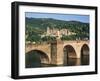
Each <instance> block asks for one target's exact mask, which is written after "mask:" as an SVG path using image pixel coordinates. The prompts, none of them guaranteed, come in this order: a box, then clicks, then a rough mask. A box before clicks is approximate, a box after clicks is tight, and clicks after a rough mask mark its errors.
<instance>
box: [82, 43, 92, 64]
mask: <svg viewBox="0 0 100 81" xmlns="http://www.w3.org/2000/svg"><path fill="white" fill-rule="evenodd" d="M80 51H81V54H80V59H81V65H89V56H90V55H89V54H90V53H89V46H88V44H83V45H82V47H81V50H80Z"/></svg>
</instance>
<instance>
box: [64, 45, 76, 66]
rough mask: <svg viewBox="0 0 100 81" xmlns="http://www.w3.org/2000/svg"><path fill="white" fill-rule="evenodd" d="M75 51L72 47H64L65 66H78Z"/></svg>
mask: <svg viewBox="0 0 100 81" xmlns="http://www.w3.org/2000/svg"><path fill="white" fill-rule="evenodd" d="M76 58H77V56H76V52H75V49H74V48H73V47H72V46H71V45H67V46H65V47H64V65H67V66H75V65H76V64H77V59H76Z"/></svg>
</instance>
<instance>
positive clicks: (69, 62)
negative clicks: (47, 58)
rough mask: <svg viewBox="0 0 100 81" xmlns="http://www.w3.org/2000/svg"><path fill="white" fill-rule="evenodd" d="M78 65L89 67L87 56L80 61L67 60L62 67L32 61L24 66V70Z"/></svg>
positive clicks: (75, 59) (74, 59)
mask: <svg viewBox="0 0 100 81" xmlns="http://www.w3.org/2000/svg"><path fill="white" fill-rule="evenodd" d="M79 65H89V56H88V55H86V56H83V58H82V59H77V58H68V59H67V60H66V62H64V64H62V65H52V64H45V63H41V62H40V61H38V60H37V61H36V60H35V61H32V60H30V62H29V63H28V64H27V65H26V68H35V67H55V66H56V67H57V66H79Z"/></svg>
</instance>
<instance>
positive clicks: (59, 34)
mask: <svg viewBox="0 0 100 81" xmlns="http://www.w3.org/2000/svg"><path fill="white" fill-rule="evenodd" d="M75 34H76V33H74V32H71V31H69V30H68V29H61V30H59V29H58V28H52V29H51V28H49V27H47V32H46V36H55V37H59V38H60V37H62V36H63V35H67V36H68V35H75Z"/></svg>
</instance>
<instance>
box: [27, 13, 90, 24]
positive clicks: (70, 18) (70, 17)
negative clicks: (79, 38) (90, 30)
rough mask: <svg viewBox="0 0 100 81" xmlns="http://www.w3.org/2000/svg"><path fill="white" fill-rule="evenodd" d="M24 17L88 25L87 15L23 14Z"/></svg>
mask: <svg viewBox="0 0 100 81" xmlns="http://www.w3.org/2000/svg"><path fill="white" fill-rule="evenodd" d="M25 17H29V18H53V19H58V20H65V21H80V22H85V23H89V15H78V14H77V15H74V14H54V13H34V12H25Z"/></svg>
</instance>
